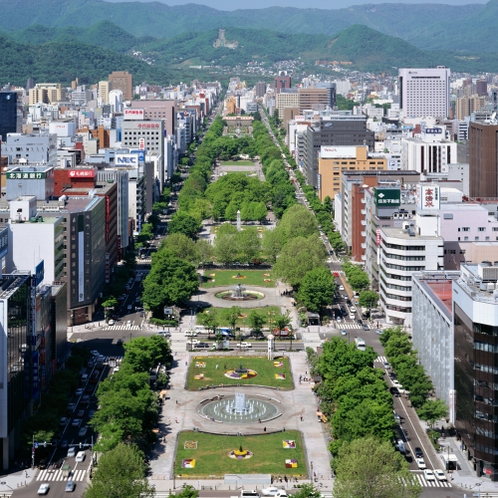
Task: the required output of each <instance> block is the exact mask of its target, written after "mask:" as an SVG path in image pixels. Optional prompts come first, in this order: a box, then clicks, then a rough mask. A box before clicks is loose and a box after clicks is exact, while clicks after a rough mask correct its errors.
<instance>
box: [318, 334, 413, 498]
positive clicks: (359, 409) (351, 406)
mask: <svg viewBox="0 0 498 498" xmlns="http://www.w3.org/2000/svg"><path fill="white" fill-rule="evenodd" d="M308 357H309V359H310V361H311V364H312V371H313V373H314V374H317V375H320V376H321V377H322V379H323V380H322V382H320V384H318V385H317V387H316V388H315V391H316V393H317V395H318V396H319V397H320V399H321V403H320V409H321V411H322V413H324V414H325V415H326V416H327V417H328V418H329V420H330V425H331V427H332V437H333V440H332V441H331V443H330V445H329V450H330V451H331V453H332V454H333V455H334V460H333V462H332V466H333V469H334V471H335V472H336V475H337V478H336V483H335V484H334V496H336V494H337V496H338V497H340V498H342V497H349V496H418V495H419V493H420V491H421V488H420V485H417V484H412V482H411V480H410V479H409V468H408V464H407V462H406V461H405V460H404V459H402V458H400V456H399V455H397V454H396V452H395V450H394V448H393V446H392V443H391V439H392V437H393V429H394V426H395V420H394V416H393V400H392V396H391V394H390V393H389V390H388V389H387V385H386V382H385V381H384V378H383V372H382V371H381V370H380V369H376V368H373V366H372V365H373V362H374V360H375V358H376V357H377V353H376V352H375V351H374V350H373V349H372V348H371V347H367V349H366V351H364V352H363V351H359V350H358V349H357V348H356V346H355V345H354V344H349V343H348V342H347V341H345V340H344V339H341V338H333V339H331V340H329V341H327V342H325V343H324V344H323V353H322V355H321V356H318V355H317V354H316V353H315V352H314V351H313V350H311V349H308ZM372 448H378V449H375V450H373V451H372ZM376 454H379V455H381V454H382V455H383V458H382V460H380V461H376V460H372V458H373V456H374V455H376ZM361 455H363V456H364V458H363V459H362V458H361ZM365 459H366V460H365ZM359 460H361V461H362V462H363V460H365V461H366V462H368V463H365V465H364V466H360V467H357V468H354V469H353V468H352V466H351V463H352V462H355V463H357V462H358V461H359ZM384 476H388V479H387V480H386V481H385V482H384V481H383V480H382V479H381V478H383V477H384ZM401 478H404V481H402V480H401ZM379 479H380V480H379ZM384 486H385V487H386V488H385V489H384V488H383V487H384ZM393 486H396V488H397V489H398V492H399V489H400V488H404V493H406V492H409V494H406V495H404V494H390V492H388V490H390V489H391V488H392V487H393ZM366 489H368V490H369V492H368V493H366V492H365V491H366ZM412 493H413V494H412Z"/></svg>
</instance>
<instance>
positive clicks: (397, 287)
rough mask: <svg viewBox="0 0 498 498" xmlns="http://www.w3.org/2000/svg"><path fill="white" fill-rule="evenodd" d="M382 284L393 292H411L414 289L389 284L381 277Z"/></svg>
mask: <svg viewBox="0 0 498 498" xmlns="http://www.w3.org/2000/svg"><path fill="white" fill-rule="evenodd" d="M380 279H381V281H382V284H383V285H384V287H386V288H387V289H393V290H399V291H401V292H411V290H412V288H411V287H403V286H402V285H396V284H388V283H387V282H386V281H385V280H384V277H383V276H381V277H380Z"/></svg>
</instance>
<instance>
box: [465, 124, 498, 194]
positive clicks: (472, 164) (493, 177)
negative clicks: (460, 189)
mask: <svg viewBox="0 0 498 498" xmlns="http://www.w3.org/2000/svg"><path fill="white" fill-rule="evenodd" d="M497 154H498V123H496V122H495V123H486V122H484V121H479V122H477V121H471V122H470V124H469V176H470V196H471V197H498V170H497V167H496V158H497Z"/></svg>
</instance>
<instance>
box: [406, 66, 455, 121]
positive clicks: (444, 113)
mask: <svg viewBox="0 0 498 498" xmlns="http://www.w3.org/2000/svg"><path fill="white" fill-rule="evenodd" d="M399 102H400V111H401V114H402V116H403V117H405V118H423V117H428V116H433V117H437V118H443V119H446V118H448V117H449V115H450V70H449V69H448V68H446V67H444V66H438V67H437V68H418V69H416V68H408V69H399Z"/></svg>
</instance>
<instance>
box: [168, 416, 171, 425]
mask: <svg viewBox="0 0 498 498" xmlns="http://www.w3.org/2000/svg"><path fill="white" fill-rule="evenodd" d="M169 424H171V419H170V418H169V417H168V425H169Z"/></svg>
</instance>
